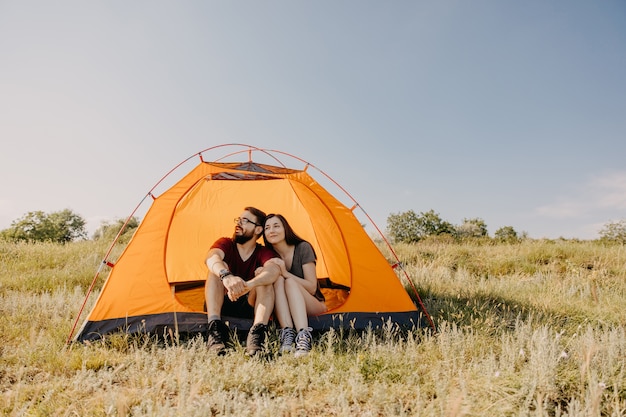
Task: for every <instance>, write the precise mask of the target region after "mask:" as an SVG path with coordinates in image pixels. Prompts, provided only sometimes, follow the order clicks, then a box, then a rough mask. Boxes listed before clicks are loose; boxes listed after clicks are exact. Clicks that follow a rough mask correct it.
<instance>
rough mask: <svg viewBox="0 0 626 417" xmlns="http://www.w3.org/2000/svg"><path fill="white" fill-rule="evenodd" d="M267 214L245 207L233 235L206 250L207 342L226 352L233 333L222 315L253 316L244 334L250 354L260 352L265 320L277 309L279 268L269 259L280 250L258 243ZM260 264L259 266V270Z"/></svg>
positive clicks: (236, 222)
mask: <svg viewBox="0 0 626 417" xmlns="http://www.w3.org/2000/svg"><path fill="white" fill-rule="evenodd" d="M265 217H266V216H265V213H264V212H262V211H261V210H259V209H257V208H255V207H246V208H244V210H243V213H241V215H240V216H239V217H236V218H235V232H234V234H233V237H232V238H227V237H223V238H220V239H218V240H217V241H215V243H213V245H211V249H210V250H209V253H208V255H207V258H206V264H207V267H208V268H209V275H208V277H207V282H206V287H205V298H206V307H207V315H208V319H209V327H208V346H209V349H210V350H213V351H215V352H216V353H217V354H218V355H223V354H225V353H226V347H227V346H228V345H229V338H230V330H229V328H228V326H227V325H226V324H225V323H224V322H223V321H222V319H221V317H222V315H225V316H232V317H244V318H252V319H254V321H253V325H252V327H251V328H250V331H249V332H248V337H247V339H246V354H248V355H249V356H254V355H256V354H257V353H258V352H260V351H261V350H262V349H263V344H264V343H265V340H266V338H267V323H268V321H269V319H270V315H271V314H272V311H273V309H274V287H273V284H274V282H275V281H276V280H277V279H278V277H279V275H280V268H278V267H277V266H276V264H274V263H273V262H269V261H270V259H272V258H278V257H279V256H278V255H277V254H276V252H274V251H273V250H271V249H269V248H266V247H265V246H263V245H261V244H259V243H257V239H258V238H259V237H260V236H261V235H262V234H263V223H264V222H265ZM261 267H262V268H261ZM258 268H261V269H259V271H260V272H259V273H257V274H256V275H255V272H256V271H257V269H258Z"/></svg>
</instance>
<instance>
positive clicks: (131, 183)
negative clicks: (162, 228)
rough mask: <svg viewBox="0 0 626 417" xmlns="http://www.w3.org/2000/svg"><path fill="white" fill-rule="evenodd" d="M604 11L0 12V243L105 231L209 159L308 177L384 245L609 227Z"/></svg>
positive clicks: (614, 20) (613, 65)
mask: <svg viewBox="0 0 626 417" xmlns="http://www.w3.org/2000/svg"><path fill="white" fill-rule="evenodd" d="M624 22H626V3H625V2H623V1H599V2H591V1H525V2H513V1H472V2H468V1H421V0H415V1H394V2H377V1H315V2H290V1H239V2H224V1H181V2H168V1H134V2H126V1H93V2H81V1H71V2H68V1H59V2H44V1H26V2H24V1H0V137H1V138H2V141H1V145H0V146H2V152H1V153H0V176H1V178H2V194H1V195H0V228H6V227H9V226H10V224H11V222H12V221H13V220H15V219H17V218H20V217H22V216H23V215H24V214H26V213H27V212H29V211H36V210H42V211H44V212H52V211H58V210H62V209H65V208H70V209H71V210H73V211H75V212H76V213H78V214H80V215H81V216H83V217H84V218H85V219H86V220H87V221H88V228H89V229H90V231H93V230H94V229H95V228H97V227H98V225H99V224H100V222H101V221H102V220H111V219H116V218H125V217H126V216H127V215H128V214H130V212H131V211H132V210H133V208H135V206H136V205H137V203H139V201H140V200H141V199H142V198H143V197H144V196H145V195H146V193H147V192H148V190H149V189H150V188H151V187H152V186H153V185H154V184H155V182H156V181H157V180H158V179H159V178H161V177H162V176H163V175H164V174H165V173H166V172H167V171H169V170H170V169H171V168H172V167H173V166H174V165H176V164H177V163H179V162H180V161H182V160H184V159H185V158H187V157H189V156H190V155H193V154H194V153H196V152H198V151H200V150H202V149H206V148H209V147H211V146H215V145H218V144H223V143H244V144H250V145H253V146H257V147H261V148H268V149H279V150H281V151H284V152H288V153H291V154H294V155H296V156H298V157H300V158H302V159H305V160H307V161H309V162H311V163H313V164H314V165H315V166H316V167H318V168H320V169H322V170H323V171H324V172H326V173H327V174H329V175H330V176H332V177H333V178H334V179H335V180H336V181H337V182H339V183H340V184H341V185H342V186H343V187H344V188H345V189H347V190H348V191H349V192H350V194H351V195H352V196H353V197H354V198H356V200H357V201H358V202H359V203H360V204H361V206H362V207H363V208H364V209H365V211H366V212H367V213H368V214H369V215H370V216H371V217H372V218H373V219H374V221H375V222H376V223H377V224H378V226H379V227H381V228H382V229H384V228H385V226H386V220H387V216H388V215H389V214H391V213H400V212H405V211H408V210H413V211H415V212H416V213H419V212H425V211H428V210H431V209H432V210H434V211H435V212H437V213H439V215H440V216H441V217H442V218H443V219H444V220H446V221H449V222H451V223H453V224H460V223H461V222H462V221H463V219H464V218H475V217H479V218H482V219H483V220H485V222H486V224H487V226H488V230H489V232H490V234H492V235H493V233H494V232H495V231H496V230H497V229H498V228H500V227H502V226H513V227H514V228H515V230H517V231H518V232H520V233H521V232H527V233H528V235H529V236H530V237H534V238H541V237H548V238H557V237H566V238H581V239H592V238H596V237H597V233H598V231H599V230H600V229H601V228H602V226H603V225H604V224H606V223H607V222H609V221H617V220H620V219H624V218H626V77H625V75H624V74H626V25H625V24H624Z"/></svg>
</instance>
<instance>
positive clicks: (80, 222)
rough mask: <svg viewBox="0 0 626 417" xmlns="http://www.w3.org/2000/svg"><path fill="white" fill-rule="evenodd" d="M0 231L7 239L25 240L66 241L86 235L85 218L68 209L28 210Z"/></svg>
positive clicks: (83, 237)
mask: <svg viewBox="0 0 626 417" xmlns="http://www.w3.org/2000/svg"><path fill="white" fill-rule="evenodd" d="M1 233H2V237H3V238H5V239H7V240H11V241H25V242H46V241H49V242H55V243H68V242H71V241H73V240H78V239H86V237H87V231H86V230H85V220H84V219H83V218H82V217H81V216H79V215H78V214H75V213H74V212H72V211H71V210H70V209H65V210H61V211H56V212H53V213H44V212H43V211H31V212H28V213H27V214H26V215H24V216H23V217H22V218H20V219H17V220H14V221H13V222H12V223H11V227H9V228H8V229H5V230H3V231H2V232H1Z"/></svg>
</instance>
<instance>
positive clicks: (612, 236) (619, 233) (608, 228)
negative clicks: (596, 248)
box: [600, 219, 626, 245]
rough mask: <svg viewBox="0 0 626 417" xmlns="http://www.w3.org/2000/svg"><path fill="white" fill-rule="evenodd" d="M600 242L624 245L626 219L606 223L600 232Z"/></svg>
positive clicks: (625, 241)
mask: <svg viewBox="0 0 626 417" xmlns="http://www.w3.org/2000/svg"><path fill="white" fill-rule="evenodd" d="M600 240H602V241H605V242H612V243H621V244H622V245H623V244H626V219H622V220H619V221H616V222H609V223H606V224H605V225H604V226H603V227H602V229H601V230H600Z"/></svg>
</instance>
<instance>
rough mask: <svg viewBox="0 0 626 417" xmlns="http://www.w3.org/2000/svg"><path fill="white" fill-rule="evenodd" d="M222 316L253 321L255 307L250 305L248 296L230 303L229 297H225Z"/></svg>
mask: <svg viewBox="0 0 626 417" xmlns="http://www.w3.org/2000/svg"><path fill="white" fill-rule="evenodd" d="M222 316H229V317H239V318H244V319H253V318H254V307H252V306H251V305H250V304H248V295H247V294H246V295H245V296H243V297H240V298H239V299H238V300H237V301H230V299H229V298H228V296H224V305H222Z"/></svg>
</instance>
